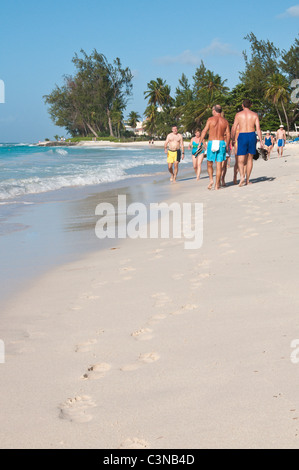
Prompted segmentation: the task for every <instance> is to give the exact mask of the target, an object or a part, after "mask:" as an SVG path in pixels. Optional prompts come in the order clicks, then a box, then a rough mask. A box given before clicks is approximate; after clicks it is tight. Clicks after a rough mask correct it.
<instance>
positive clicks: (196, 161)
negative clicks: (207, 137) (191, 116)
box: [188, 129, 206, 181]
mask: <svg viewBox="0 0 299 470" xmlns="http://www.w3.org/2000/svg"><path fill="white" fill-rule="evenodd" d="M199 139H200V129H195V136H194V137H192V139H191V140H190V144H189V147H188V149H189V150H190V149H191V152H192V162H193V168H194V171H195V174H196V180H197V181H198V180H199V178H200V173H201V164H202V161H203V158H204V153H205V149H206V143H205V142H203V145H204V148H203V149H202V152H200V154H199V155H196V152H197V149H198V143H199Z"/></svg>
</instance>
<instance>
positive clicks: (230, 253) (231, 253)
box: [221, 250, 236, 256]
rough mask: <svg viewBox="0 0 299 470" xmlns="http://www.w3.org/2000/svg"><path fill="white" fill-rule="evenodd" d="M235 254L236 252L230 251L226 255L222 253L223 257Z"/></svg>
mask: <svg viewBox="0 0 299 470" xmlns="http://www.w3.org/2000/svg"><path fill="white" fill-rule="evenodd" d="M234 253H236V250H228V251H226V252H225V253H222V255H221V256H226V255H233V254H234Z"/></svg>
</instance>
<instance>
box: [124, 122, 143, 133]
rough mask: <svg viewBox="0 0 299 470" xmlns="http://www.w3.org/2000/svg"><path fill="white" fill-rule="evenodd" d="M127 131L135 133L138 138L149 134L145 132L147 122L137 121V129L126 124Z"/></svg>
mask: <svg viewBox="0 0 299 470" xmlns="http://www.w3.org/2000/svg"><path fill="white" fill-rule="evenodd" d="M125 129H126V131H129V132H133V133H134V134H135V135H137V136H141V135H148V134H147V132H146V131H145V122H143V121H137V125H136V127H135V128H133V127H131V126H129V125H128V124H127V123H126V122H125Z"/></svg>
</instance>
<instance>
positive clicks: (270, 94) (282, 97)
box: [265, 73, 290, 134]
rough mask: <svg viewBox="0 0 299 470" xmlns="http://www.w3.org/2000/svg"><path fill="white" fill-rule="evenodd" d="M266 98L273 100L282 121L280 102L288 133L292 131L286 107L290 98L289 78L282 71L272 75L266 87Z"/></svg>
mask: <svg viewBox="0 0 299 470" xmlns="http://www.w3.org/2000/svg"><path fill="white" fill-rule="evenodd" d="M265 98H266V99H268V100H269V101H271V102H272V103H273V104H274V106H275V109H276V111H277V114H278V117H279V120H280V122H281V123H282V120H281V116H280V113H279V109H278V105H279V104H280V105H281V107H282V109H283V112H284V115H285V119H286V123H287V129H288V134H289V132H290V126H289V120H288V116H287V112H286V109H285V103H287V102H289V100H290V88H289V83H288V81H287V79H286V78H285V77H284V76H283V75H281V73H274V74H272V75H271V76H270V78H269V80H268V82H267V85H266V89H265Z"/></svg>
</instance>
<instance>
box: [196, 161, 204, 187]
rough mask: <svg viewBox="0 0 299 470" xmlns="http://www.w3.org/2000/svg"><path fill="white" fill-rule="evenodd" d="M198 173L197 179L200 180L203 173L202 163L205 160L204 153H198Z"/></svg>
mask: <svg viewBox="0 0 299 470" xmlns="http://www.w3.org/2000/svg"><path fill="white" fill-rule="evenodd" d="M197 160H198V162H197V174H196V179H197V181H198V180H199V178H200V173H201V164H202V161H203V155H198V157H197Z"/></svg>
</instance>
